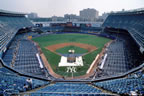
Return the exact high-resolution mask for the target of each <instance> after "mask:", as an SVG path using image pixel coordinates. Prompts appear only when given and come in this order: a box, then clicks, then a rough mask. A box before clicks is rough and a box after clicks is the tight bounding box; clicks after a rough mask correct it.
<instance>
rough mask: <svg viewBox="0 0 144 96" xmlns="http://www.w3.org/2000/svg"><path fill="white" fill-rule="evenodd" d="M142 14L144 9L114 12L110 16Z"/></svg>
mask: <svg viewBox="0 0 144 96" xmlns="http://www.w3.org/2000/svg"><path fill="white" fill-rule="evenodd" d="M125 13H126V14H144V8H139V9H133V10H124V11H116V12H112V13H111V14H115V15H120V14H125Z"/></svg>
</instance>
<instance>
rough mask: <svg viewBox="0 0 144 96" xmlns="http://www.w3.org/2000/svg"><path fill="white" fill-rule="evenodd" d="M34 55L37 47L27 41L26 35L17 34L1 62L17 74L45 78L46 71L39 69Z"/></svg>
mask: <svg viewBox="0 0 144 96" xmlns="http://www.w3.org/2000/svg"><path fill="white" fill-rule="evenodd" d="M36 54H38V50H37V47H36V46H35V44H34V43H33V42H32V41H30V40H28V39H27V34H18V35H16V37H15V38H14V39H13V41H12V43H11V44H10V46H9V48H8V50H7V51H6V53H5V54H4V56H3V61H4V62H5V64H7V66H9V67H11V68H14V69H15V70H16V71H18V72H22V73H26V74H27V73H28V74H31V75H36V76H38V77H39V76H42V77H45V76H46V70H45V68H40V64H39V61H38V58H37V56H36Z"/></svg>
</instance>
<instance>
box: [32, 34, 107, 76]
mask: <svg viewBox="0 0 144 96" xmlns="http://www.w3.org/2000/svg"><path fill="white" fill-rule="evenodd" d="M32 40H34V41H35V42H37V43H38V44H39V45H40V47H41V49H42V51H43V53H44V55H45V56H46V58H47V60H48V62H49V63H50V64H51V66H52V68H53V70H54V72H56V73H57V74H60V75H63V76H66V77H67V76H68V77H69V76H72V74H71V73H67V72H66V67H58V63H59V61H60V58H61V57H60V56H59V55H57V54H55V53H53V52H51V51H49V50H47V49H45V47H47V46H49V45H54V44H59V43H68V42H77V43H84V44H89V45H93V46H96V47H97V48H98V49H97V50H95V51H93V52H91V53H89V54H87V55H85V56H83V58H84V66H83V67H78V68H77V72H76V73H74V74H73V75H74V76H80V75H84V74H86V72H87V70H88V68H89V66H90V64H91V63H92V62H93V60H94V59H95V57H96V56H97V54H99V53H100V52H101V51H102V48H103V47H104V45H105V44H106V43H107V42H109V41H110V39H107V38H103V37H97V36H94V35H87V34H53V35H47V36H42V37H37V38H33V39H32ZM69 47H71V46H69ZM69 47H68V46H67V47H65V48H61V49H58V50H57V51H58V52H59V51H60V53H61V52H62V53H63V52H64V53H65V52H67V51H68V49H69ZM65 49H66V50H65ZM76 49H78V51H77V53H81V50H80V49H79V48H76ZM64 50H65V51H64ZM83 52H84V51H83Z"/></svg>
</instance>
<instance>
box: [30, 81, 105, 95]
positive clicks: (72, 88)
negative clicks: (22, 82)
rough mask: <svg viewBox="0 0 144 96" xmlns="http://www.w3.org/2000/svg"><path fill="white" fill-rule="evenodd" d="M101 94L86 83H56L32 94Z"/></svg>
mask: <svg viewBox="0 0 144 96" xmlns="http://www.w3.org/2000/svg"><path fill="white" fill-rule="evenodd" d="M100 93H101V94H102V91H101V90H99V89H97V88H94V87H93V86H91V85H88V84H85V83H56V84H51V85H49V86H47V87H45V88H42V89H40V90H38V91H36V92H34V93H31V96H39V95H43V96H71V95H72V96H96V94H100ZM106 96H108V95H106Z"/></svg>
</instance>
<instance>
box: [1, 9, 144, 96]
mask: <svg viewBox="0 0 144 96" xmlns="http://www.w3.org/2000/svg"><path fill="white" fill-rule="evenodd" d="M24 15H25V14H20V13H13V12H9V13H8V12H7V11H0V95H5V96H11V95H12V94H26V96H27V94H28V96H29V95H30V96H40V95H42V96H43V95H44V96H70V95H72V96H111V95H114V94H115V95H118V94H120V95H130V94H131V92H132V91H134V92H136V93H137V94H140V95H143V94H144V91H143V90H144V72H143V70H144V69H143V68H140V69H141V70H138V71H137V72H135V73H133V72H132V73H127V74H128V75H126V76H118V75H119V74H123V73H125V72H127V71H128V70H130V69H133V68H136V67H138V66H139V65H140V64H142V63H143V58H141V54H140V51H139V50H138V49H137V47H136V46H137V45H136V44H135V42H134V40H136V42H137V43H138V44H139V45H140V46H141V47H144V41H143V40H144V30H143V29H144V12H143V11H142V12H128V13H125V12H124V13H112V14H110V15H109V17H108V18H107V19H106V21H105V22H104V24H103V27H114V28H121V29H126V30H127V31H128V32H129V33H130V35H131V36H132V37H133V38H134V40H133V39H132V38H131V37H130V36H129V35H123V34H108V35H110V36H114V37H115V38H116V40H115V41H114V42H113V43H111V44H110V46H109V47H108V48H107V49H108V50H107V51H106V53H107V54H108V56H107V58H106V61H105V64H104V67H103V70H102V74H100V77H101V76H103V74H106V75H107V76H113V75H115V76H117V77H115V78H114V79H113V78H108V79H107V78H106V79H101V80H97V81H96V79H97V78H99V76H98V77H95V78H96V79H95V78H94V79H91V78H89V79H88V82H86V81H84V82H82V81H83V80H84V79H81V80H79V79H76V80H75V81H79V82H75V81H73V82H72V80H71V82H70V81H69V82H68V80H67V82H66V81H64V79H63V78H62V79H61V78H53V77H49V76H50V75H48V72H47V71H46V70H45V68H40V64H39V61H38V58H37V56H36V54H39V52H38V50H37V47H36V45H35V44H34V43H33V42H32V41H31V40H28V39H27V36H28V35H29V34H30V35H32V36H34V37H37V36H42V35H45V34H41V35H40V34H37V33H33V32H31V33H23V34H17V32H18V30H19V29H21V28H23V27H27V26H32V24H31V23H30V21H29V20H28V19H26V18H25V16H24ZM43 30H45V29H43ZM49 30H50V29H49ZM53 30H56V29H53ZM60 30H61V29H60ZM85 30H87V29H85ZM46 34H47V33H46ZM106 34H107V33H106ZM47 35H48V34H47ZM1 59H2V60H1ZM40 59H41V58H40ZM1 61H2V62H3V64H1ZM10 68H11V70H10ZM36 77H37V78H36ZM29 78H30V80H32V83H31V85H30V82H28V80H29ZM38 78H39V79H38ZM40 78H41V79H40ZM45 78H46V79H47V80H51V81H43V79H45ZM51 78H52V79H51ZM46 79H45V80H46ZM59 80H61V82H59ZM30 86H32V87H30ZM41 87H42V88H41ZM37 88H38V89H37ZM27 91H31V92H27Z"/></svg>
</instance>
